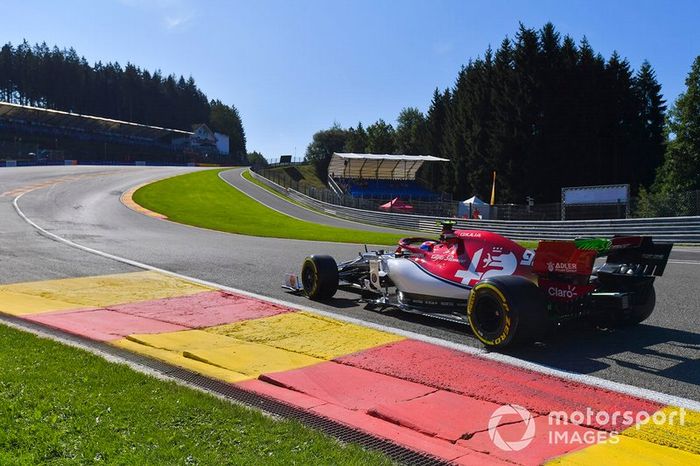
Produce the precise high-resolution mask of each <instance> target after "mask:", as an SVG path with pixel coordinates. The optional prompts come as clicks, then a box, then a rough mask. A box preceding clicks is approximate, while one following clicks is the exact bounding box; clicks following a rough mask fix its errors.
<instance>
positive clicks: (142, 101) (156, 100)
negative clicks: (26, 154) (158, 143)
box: [0, 40, 246, 156]
mask: <svg viewBox="0 0 700 466" xmlns="http://www.w3.org/2000/svg"><path fill="white" fill-rule="evenodd" d="M0 100H2V101H5V102H10V103H15V104H20V105H29V106H34V107H41V108H49V109H54V110H62V111H67V112H73V113H79V114H84V115H94V116H100V117H105V118H112V119H117V120H125V121H131V122H135V123H141V124H147V125H154V126H162V127H166V128H175V129H182V130H186V131H190V130H191V129H192V125H193V124H195V123H207V124H208V125H209V126H210V127H211V129H212V130H214V131H217V132H220V133H223V134H226V135H228V136H229V139H230V141H229V143H230V153H231V155H233V156H244V155H245V154H246V147H245V146H246V138H245V131H244V129H243V124H242V120H241V117H240V114H239V112H238V110H237V109H236V107H235V106H233V105H230V106H229V105H225V104H223V103H222V102H221V101H219V100H212V101H209V99H208V98H207V96H206V95H205V94H204V93H203V92H202V91H201V90H200V89H199V88H198V87H197V85H196V83H195V81H194V79H193V78H192V77H191V76H190V77H189V78H187V79H185V78H184V77H183V76H180V77H176V76H175V75H174V74H170V75H167V76H164V75H163V74H162V72H161V71H160V70H155V71H152V72H150V71H148V70H146V69H141V68H139V67H138V66H136V65H134V64H132V63H127V64H126V65H125V66H124V67H122V66H121V65H120V64H119V63H117V62H114V63H109V62H108V63H102V62H99V61H98V62H96V63H95V64H94V65H91V64H89V63H88V62H87V60H86V59H85V58H84V57H81V56H79V55H78V53H77V52H76V51H75V49H73V48H69V49H59V48H58V47H56V46H54V47H53V48H50V47H49V46H48V45H46V43H41V44H35V45H34V46H31V45H30V44H29V43H28V42H27V41H26V40H25V41H23V42H22V43H21V44H19V45H17V46H16V47H15V46H13V45H12V44H11V43H7V44H5V45H4V46H3V47H2V48H1V49H0Z"/></svg>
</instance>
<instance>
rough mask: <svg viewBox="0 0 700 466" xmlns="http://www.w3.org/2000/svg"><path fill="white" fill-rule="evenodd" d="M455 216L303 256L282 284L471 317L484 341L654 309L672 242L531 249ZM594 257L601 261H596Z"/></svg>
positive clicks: (529, 337)
mask: <svg viewBox="0 0 700 466" xmlns="http://www.w3.org/2000/svg"><path fill="white" fill-rule="evenodd" d="M453 226H454V223H453V222H443V224H442V233H441V234H440V237H439V239H437V240H432V239H429V238H404V239H402V240H400V241H399V244H398V247H397V249H396V250H395V251H394V252H385V251H381V250H380V251H366V250H365V252H363V253H360V254H359V256H358V257H356V258H355V259H352V260H349V261H345V262H341V263H340V264H337V263H336V261H335V259H333V257H331V256H327V255H312V256H309V257H307V258H306V259H305V260H304V263H303V265H302V268H301V274H300V276H298V275H296V274H290V275H289V276H288V277H287V280H286V283H285V285H283V287H284V288H286V289H287V290H289V291H292V292H296V293H304V294H306V295H307V296H308V297H309V298H311V299H313V300H321V301H322V300H327V299H330V298H332V297H333V296H334V295H335V293H336V291H337V290H338V289H339V288H340V289H343V290H348V291H355V292H358V293H360V294H362V295H363V298H364V299H366V302H367V306H368V307H369V308H371V309H375V310H380V311H381V310H385V309H389V308H394V309H399V310H401V311H405V312H410V313H416V314H423V315H428V316H431V317H437V318H440V319H446V320H450V321H456V322H462V323H467V324H468V325H469V326H471V328H472V330H473V332H474V334H475V335H476V337H477V338H478V339H479V340H481V342H483V343H484V345H486V346H488V347H493V348H503V347H506V346H508V345H511V344H514V343H516V342H525V341H533V340H537V339H539V338H541V337H542V336H543V334H544V333H545V332H546V331H547V330H548V329H549V328H550V327H551V326H552V325H555V324H558V323H562V322H565V321H569V320H572V319H582V318H588V319H591V320H592V321H594V322H596V323H597V324H598V325H605V326H608V327H609V326H619V325H629V324H636V323H639V322H642V321H643V320H645V319H646V318H648V317H649V316H650V315H651V313H652V311H653V310H654V305H655V303H656V294H655V291H654V280H655V278H656V277H658V276H661V275H662V274H663V272H664V268H665V267H666V263H667V261H668V257H669V254H670V253H671V248H672V247H673V245H672V244H656V243H654V241H653V240H652V238H651V237H643V236H616V237H613V238H610V239H607V238H579V239H576V240H571V241H540V242H539V243H538V246H537V248H536V249H535V250H534V251H533V250H530V249H526V248H524V247H522V246H521V245H519V244H518V243H516V242H514V241H511V240H510V239H508V238H505V237H503V236H501V235H498V234H496V233H493V232H489V231H484V230H459V229H457V230H455V229H454V228H453ZM365 249H366V248H365ZM598 257H606V261H605V262H604V263H603V264H602V265H598V266H595V263H596V258H598Z"/></svg>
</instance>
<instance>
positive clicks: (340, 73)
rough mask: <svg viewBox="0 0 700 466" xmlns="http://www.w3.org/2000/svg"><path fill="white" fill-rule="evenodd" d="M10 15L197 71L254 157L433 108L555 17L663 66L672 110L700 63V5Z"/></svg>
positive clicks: (13, 9)
mask: <svg viewBox="0 0 700 466" xmlns="http://www.w3.org/2000/svg"><path fill="white" fill-rule="evenodd" d="M2 16H3V25H2V27H1V28H0V40H2V43H6V42H12V43H13V44H17V43H18V42H21V41H22V40H23V39H26V40H28V41H29V42H30V43H32V44H33V43H36V42H46V43H47V44H48V45H49V46H53V45H58V46H59V47H60V48H63V47H73V48H75V49H76V51H77V52H78V54H79V55H81V56H84V57H85V58H86V59H87V60H88V61H89V62H90V63H93V62H95V61H102V62H108V61H112V62H114V61H117V62H119V63H120V64H122V65H124V64H126V63H127V62H131V63H133V64H135V65H137V66H139V67H141V68H146V69H148V70H155V69H160V70H161V71H162V72H163V73H164V74H170V73H174V74H176V75H178V76H179V75H184V76H185V77H187V76H190V75H191V76H192V77H194V79H195V81H196V82H197V84H198V86H199V87H200V88H201V89H202V91H203V92H204V93H205V94H206V95H207V96H208V97H209V98H210V99H214V98H216V99H219V100H222V101H223V102H224V103H227V104H233V105H235V106H236V108H238V110H239V112H240V114H241V117H242V119H243V126H244V128H245V131H246V137H247V141H248V144H247V146H248V150H249V151H253V150H257V151H259V152H262V153H263V154H264V155H265V157H266V158H268V159H269V160H276V159H278V158H279V156H280V155H282V154H291V155H293V156H295V157H297V158H301V157H303V155H304V153H305V150H306V147H307V145H308V144H309V143H310V142H311V138H312V136H313V134H314V133H315V132H316V131H318V130H320V129H325V128H328V127H330V126H331V125H332V124H333V123H334V122H337V123H339V124H340V125H342V126H344V127H347V126H355V125H357V123H358V122H360V121H361V122H362V123H363V124H364V125H365V126H366V125H368V124H371V123H373V122H374V121H376V120H377V119H379V118H382V119H384V120H385V121H387V122H389V123H392V124H395V121H396V117H397V116H398V114H399V112H400V111H401V109H402V108H404V107H417V108H419V109H420V110H422V111H423V112H426V111H427V109H428V106H429V104H430V100H431V98H432V94H433V91H434V90H435V88H440V89H444V88H447V87H451V86H452V85H453V84H454V80H455V78H456V76H457V73H458V71H459V69H460V67H461V66H462V65H464V64H466V63H467V62H468V60H469V59H470V58H476V57H478V56H479V55H483V53H484V51H485V49H486V48H487V47H488V46H489V45H491V46H493V47H494V48H497V47H498V45H499V44H500V43H501V41H502V40H503V39H504V38H505V37H506V36H508V37H511V38H512V37H513V36H514V35H515V33H516V31H517V29H518V25H519V23H520V22H522V23H523V24H524V25H525V26H528V27H534V28H540V27H541V26H542V25H544V24H545V23H546V22H548V21H551V22H552V23H553V24H554V25H555V27H556V28H557V30H558V31H559V32H560V33H562V35H565V34H569V35H571V36H572V37H573V38H574V39H575V40H576V41H577V42H578V41H580V40H581V39H582V38H583V37H584V36H585V37H587V38H588V40H589V42H590V44H591V46H592V47H593V49H594V50H595V51H596V52H600V53H602V54H603V56H604V57H606V58H607V57H609V56H610V54H611V53H612V52H613V51H615V50H616V51H618V53H619V54H620V55H621V56H623V57H626V58H627V59H628V60H629V62H630V64H631V66H632V68H633V69H638V68H639V66H640V65H641V63H642V62H643V61H644V60H645V59H646V60H649V62H650V63H651V64H652V66H653V67H654V69H655V71H656V74H657V78H658V80H659V82H660V83H661V85H662V92H663V94H664V96H665V98H666V100H667V101H668V103H669V105H670V104H671V103H672V102H673V101H674V100H675V99H676V97H677V96H678V94H679V93H681V92H683V90H684V87H685V85H684V80H685V77H686V75H687V73H688V71H689V70H690V65H691V63H692V61H693V60H694V58H695V57H696V56H698V55H700V2H699V1H696V0H690V1H685V0H683V1H681V0H678V1H650V0H634V1H629V0H608V1H597V0H588V1H578V0H565V1H563V0H558V1H548V0H529V1H524V0H523V1H503V0H491V1H475V0H423V1H413V0H406V1H399V0H395V1H391V0H369V1H367V0H354V1H348V0H325V1H324V0H288V1H277V0H276V1H273V0H249V1H247V2H240V1H235V0H230V1H214V0H211V1H209V0H86V1H83V0H62V1H58V2H57V1H50V0H45V1H33V0H21V1H16V0H3V1H2Z"/></svg>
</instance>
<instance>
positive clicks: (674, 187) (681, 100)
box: [657, 55, 700, 192]
mask: <svg viewBox="0 0 700 466" xmlns="http://www.w3.org/2000/svg"><path fill="white" fill-rule="evenodd" d="M685 85H686V90H685V92H683V93H682V94H681V95H680V96H678V99H676V102H675V103H674V104H673V107H672V108H671V110H670V111H669V115H668V132H669V133H670V135H671V137H670V141H669V143H668V147H667V150H666V154H665V158H664V164H663V166H662V168H661V170H660V173H659V177H658V179H657V187H658V189H660V190H661V191H666V192H680V191H689V190H695V189H700V55H699V56H697V57H696V58H695V60H694V61H693V64H692V66H691V68H690V72H689V73H688V76H687V77H686V79H685Z"/></svg>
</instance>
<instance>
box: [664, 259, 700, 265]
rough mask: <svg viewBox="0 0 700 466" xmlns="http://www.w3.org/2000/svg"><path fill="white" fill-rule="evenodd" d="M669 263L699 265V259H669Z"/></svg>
mask: <svg viewBox="0 0 700 466" xmlns="http://www.w3.org/2000/svg"><path fill="white" fill-rule="evenodd" d="M668 263H669V264H684V265H700V261H692V260H683V259H669V260H668Z"/></svg>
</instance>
